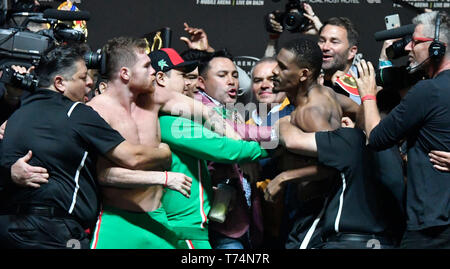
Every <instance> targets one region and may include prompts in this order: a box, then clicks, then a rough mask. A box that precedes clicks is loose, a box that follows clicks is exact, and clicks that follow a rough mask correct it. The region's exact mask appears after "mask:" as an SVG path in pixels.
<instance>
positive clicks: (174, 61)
mask: <svg viewBox="0 0 450 269" xmlns="http://www.w3.org/2000/svg"><path fill="white" fill-rule="evenodd" d="M150 59H151V62H152V65H153V68H154V69H155V70H156V72H157V73H156V80H155V87H161V88H164V89H165V90H173V91H177V92H183V88H184V86H185V85H184V83H181V81H182V79H183V69H182V68H177V66H180V63H181V62H182V61H183V60H182V59H181V57H180V56H179V55H178V53H176V52H175V51H174V50H172V49H163V50H159V51H155V52H152V53H150ZM163 63H164V64H163ZM182 65H183V64H181V66H182ZM180 106H182V104H180ZM159 121H160V126H161V141H163V142H164V143H167V144H168V145H169V146H170V149H171V150H172V166H171V171H172V172H180V173H183V174H185V175H186V176H188V177H191V178H192V186H191V195H190V197H189V198H187V197H185V196H183V195H180V194H179V193H177V192H176V191H172V190H170V189H166V190H165V192H164V195H163V198H162V204H163V207H164V209H165V210H166V214H167V217H168V220H169V225H170V226H171V227H172V229H173V231H175V233H176V235H177V237H179V240H180V241H184V242H185V244H186V245H187V247H188V248H195V249H210V248H211V245H210V243H209V238H208V214H209V211H210V208H211V204H210V201H211V199H212V197H213V189H212V184H211V179H210V175H209V172H208V168H207V164H206V160H210V161H214V162H221V163H244V162H252V161H256V160H257V159H259V158H264V157H267V156H268V154H267V152H266V151H265V150H263V149H261V147H260V146H259V144H258V143H257V142H246V141H242V140H234V139H230V138H226V137H222V136H220V135H218V134H216V133H214V132H212V131H210V130H209V129H208V128H205V127H203V126H202V125H201V124H199V123H196V122H194V121H191V120H188V119H185V118H182V117H176V116H170V115H167V114H160V117H159ZM180 243H183V242H180Z"/></svg>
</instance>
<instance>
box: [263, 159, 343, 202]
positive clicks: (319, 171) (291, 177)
mask: <svg viewBox="0 0 450 269" xmlns="http://www.w3.org/2000/svg"><path fill="white" fill-rule="evenodd" d="M335 174H336V170H334V169H333V168H330V167H326V166H320V165H311V166H306V167H302V168H297V169H293V170H287V171H284V172H282V173H281V174H279V175H278V176H276V177H275V178H274V179H273V180H271V181H270V182H269V184H268V185H267V188H266V190H265V193H264V198H265V199H266V200H267V201H274V200H275V199H276V197H277V195H278V194H279V193H280V191H281V190H282V189H283V188H284V186H285V184H286V183H289V182H290V183H301V182H306V181H319V180H323V179H327V178H330V176H333V175H335Z"/></svg>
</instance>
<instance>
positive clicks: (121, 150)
mask: <svg viewBox="0 0 450 269" xmlns="http://www.w3.org/2000/svg"><path fill="white" fill-rule="evenodd" d="M105 156H106V157H107V158H108V159H109V160H110V161H112V162H114V163H116V164H117V165H119V166H122V167H125V168H128V169H140V170H150V169H154V168H155V167H163V168H164V169H166V170H167V169H168V168H169V167H170V165H171V163H172V152H171V151H170V148H169V146H168V145H167V144H164V143H161V144H159V146H158V148H155V147H152V146H146V145H135V144H131V143H130V142H128V141H123V142H122V143H120V144H119V145H117V146H116V147H114V148H113V149H111V150H110V151H108V152H107V153H106V154H105Z"/></svg>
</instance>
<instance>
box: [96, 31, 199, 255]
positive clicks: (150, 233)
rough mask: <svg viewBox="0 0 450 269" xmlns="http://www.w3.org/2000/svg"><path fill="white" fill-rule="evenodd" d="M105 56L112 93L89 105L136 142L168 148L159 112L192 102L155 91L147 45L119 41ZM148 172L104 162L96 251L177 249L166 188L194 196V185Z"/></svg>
mask: <svg viewBox="0 0 450 269" xmlns="http://www.w3.org/2000/svg"><path fill="white" fill-rule="evenodd" d="M105 52H106V57H107V68H106V76H107V78H108V90H107V91H106V92H105V93H103V94H101V95H99V96H97V97H95V98H94V99H93V100H92V101H91V102H90V103H89V105H90V106H92V107H93V108H94V109H95V110H96V111H97V112H98V113H99V114H100V115H101V116H102V117H103V118H104V119H105V120H106V121H107V122H108V123H109V124H110V125H111V126H112V127H113V128H115V129H116V130H118V131H119V132H120V133H121V134H122V135H123V136H124V137H126V138H127V139H130V141H136V142H137V143H141V144H147V145H153V146H154V147H167V145H166V144H163V143H160V141H161V134H160V127H159V121H158V112H159V111H160V109H162V110H163V111H165V112H167V113H171V112H174V111H175V110H173V109H175V108H176V104H177V103H179V102H180V100H183V99H185V98H188V97H186V96H183V95H182V94H178V93H174V92H171V91H164V92H163V91H160V92H155V89H154V86H153V82H154V79H155V70H154V69H153V68H152V67H151V64H150V58H149V57H148V55H147V53H146V43H145V41H143V40H139V39H132V38H124V37H121V38H116V39H113V40H111V41H109V42H108V43H107V45H106V46H105ZM188 99H189V100H190V104H191V109H192V110H191V111H194V109H193V106H194V103H193V101H192V99H190V98H188ZM187 103H189V102H187ZM197 105H198V107H196V108H197V110H196V111H197V112H198V113H202V114H201V115H200V117H202V116H204V117H207V116H208V115H205V114H207V112H204V111H203V110H202V106H201V104H197ZM172 110H173V111H172ZM168 168H170V163H168V162H160V163H155V167H154V168H153V169H154V170H160V171H162V170H165V169H168ZM147 173H148V174H146V173H143V171H133V170H127V169H122V168H118V167H114V165H112V164H111V163H109V162H108V161H107V160H105V159H102V160H99V165H98V175H99V180H100V182H101V184H102V185H103V188H102V192H103V205H104V208H103V211H102V212H101V214H100V216H99V220H98V222H97V227H96V231H95V234H94V238H93V241H92V243H91V247H92V248H164V249H167V248H176V247H177V246H176V241H177V239H176V238H175V236H174V233H173V232H172V230H171V229H170V227H169V225H168V223H167V217H166V214H165V212H164V209H163V208H161V197H162V194H163V185H166V186H167V187H169V188H171V189H174V190H177V191H179V192H181V193H182V194H183V195H185V196H187V197H189V191H190V186H191V181H190V179H189V178H188V179H186V178H182V177H181V178H180V177H179V175H178V179H177V174H178V173H170V172H167V173H165V172H160V173H158V172H147ZM150 176H154V179H155V181H154V182H155V184H154V185H148V184H142V182H143V180H144V178H146V177H147V179H148V177H150ZM124 178H129V182H128V183H122V184H121V185H119V186H121V187H118V185H117V181H120V182H123V180H124ZM173 181H175V182H173ZM113 186H114V187H113ZM131 223H132V224H131Z"/></svg>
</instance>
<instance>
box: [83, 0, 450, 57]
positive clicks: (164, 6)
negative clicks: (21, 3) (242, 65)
mask: <svg viewBox="0 0 450 269" xmlns="http://www.w3.org/2000/svg"><path fill="white" fill-rule="evenodd" d="M325 1H326V0H323V1H322V2H325ZM328 1H330V0H328ZM348 1H350V0H348ZM353 1H355V0H353ZM356 1H357V2H359V4H344V3H338V4H336V3H311V6H312V8H313V10H314V12H315V13H316V14H317V15H318V16H319V18H320V19H321V21H322V22H323V21H325V20H326V19H328V18H330V17H334V16H345V17H348V18H350V19H351V20H352V21H353V22H354V23H355V24H356V25H357V28H358V29H359V31H360V46H359V52H360V53H363V55H364V58H365V59H368V60H371V61H377V60H378V55H379V51H380V49H381V46H382V42H377V41H375V39H374V38H373V34H374V33H375V32H377V31H380V30H384V29H385V27H386V26H385V24H384V17H385V16H386V15H391V14H395V13H398V14H399V15H400V21H401V23H402V25H406V24H410V23H411V19H412V18H413V17H414V16H415V15H416V14H417V13H415V12H414V11H413V10H410V9H408V8H401V7H393V2H392V0H356ZM423 1H426V0H423ZM439 1H441V2H443V0H439ZM231 2H233V1H231ZM263 2H264V5H263V6H217V5H198V4H197V0H145V1H143V0H79V1H78V3H77V1H75V5H76V6H78V7H79V8H80V9H81V10H86V11H89V12H90V13H91V19H90V20H89V21H88V31H89V37H88V43H89V44H90V46H91V48H92V49H98V48H101V47H102V45H103V44H104V43H105V42H106V41H107V40H108V39H110V38H112V37H115V36H120V35H131V36H137V37H140V36H142V35H144V34H146V33H149V32H152V31H155V30H157V29H159V28H162V27H170V28H171V29H172V31H173V32H172V47H173V48H175V49H176V50H177V51H179V52H181V51H183V50H185V49H186V48H187V47H186V46H185V44H184V43H183V42H182V41H180V40H179V38H180V37H181V36H183V35H185V33H184V30H183V28H184V27H183V22H188V24H189V25H190V26H193V27H198V28H203V29H204V30H205V31H206V33H207V35H208V39H209V42H210V44H211V46H212V47H213V48H216V49H219V48H227V49H229V50H230V51H231V52H232V54H233V55H235V56H253V57H257V58H260V57H262V56H263V54H264V50H265V46H266V43H267V40H268V34H267V32H266V31H265V29H264V24H263V17H264V15H265V14H267V13H268V12H270V11H273V10H276V9H278V10H284V5H285V4H286V2H287V0H281V1H280V2H278V3H275V2H273V1H272V0H265V1H263ZM313 2H314V1H313ZM315 2H318V1H317V0H316V1H315ZM331 2H344V1H342V0H335V1H331ZM373 2H380V3H373ZM446 10H447V11H448V9H446ZM294 35H295V34H291V33H289V32H285V33H283V35H282V37H281V40H280V41H281V42H283V41H284V40H287V39H289V38H291V37H293V36H294ZM403 61H406V59H405V60H403Z"/></svg>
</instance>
